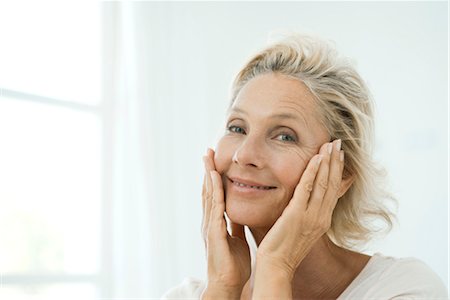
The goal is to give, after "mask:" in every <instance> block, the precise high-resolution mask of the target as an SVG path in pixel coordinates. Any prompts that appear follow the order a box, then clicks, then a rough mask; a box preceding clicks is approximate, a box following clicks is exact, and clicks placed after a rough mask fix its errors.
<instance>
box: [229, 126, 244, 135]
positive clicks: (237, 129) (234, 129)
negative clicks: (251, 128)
mask: <svg viewBox="0 0 450 300" xmlns="http://www.w3.org/2000/svg"><path fill="white" fill-rule="evenodd" d="M227 129H228V131H230V132H234V133H241V134H245V130H244V129H242V128H241V127H238V126H234V125H231V126H228V128H227Z"/></svg>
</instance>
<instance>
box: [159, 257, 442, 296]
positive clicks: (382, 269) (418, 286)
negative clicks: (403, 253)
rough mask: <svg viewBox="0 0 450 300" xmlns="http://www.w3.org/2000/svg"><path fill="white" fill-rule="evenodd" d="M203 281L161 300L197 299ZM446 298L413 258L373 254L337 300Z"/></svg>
mask: <svg viewBox="0 0 450 300" xmlns="http://www.w3.org/2000/svg"><path fill="white" fill-rule="evenodd" d="M205 286H206V284H205V282H204V281H202V280H199V279H195V278H191V277H189V278H186V279H185V280H184V281H183V282H182V283H181V284H180V285H178V286H176V287H173V288H172V289H170V290H169V291H167V292H166V293H165V294H164V296H163V297H162V299H200V296H201V294H202V292H203V290H204V289H205ZM350 299H351V300H355V299H373V300H375V299H427V300H432V299H449V298H448V293H447V289H446V287H445V285H444V283H443V282H442V280H441V279H440V278H439V276H438V275H437V274H436V273H435V272H434V271H433V270H431V268H430V267H428V266H427V265H426V264H425V263H424V262H422V261H420V260H418V259H416V258H394V257H389V256H384V255H382V254H380V253H375V254H374V255H373V256H372V257H371V258H370V259H369V261H368V263H367V264H366V266H365V267H364V268H363V270H362V271H361V272H360V273H359V274H358V276H356V278H355V279H354V280H353V281H352V283H351V284H350V285H349V286H348V287H347V288H346V289H345V291H344V292H343V293H342V294H341V295H340V296H339V297H338V299H337V300H350Z"/></svg>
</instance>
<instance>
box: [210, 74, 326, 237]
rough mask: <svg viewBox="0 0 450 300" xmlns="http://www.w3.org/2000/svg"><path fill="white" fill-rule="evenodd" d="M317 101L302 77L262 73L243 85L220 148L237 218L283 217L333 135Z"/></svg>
mask: <svg viewBox="0 0 450 300" xmlns="http://www.w3.org/2000/svg"><path fill="white" fill-rule="evenodd" d="M316 105H317V104H316V103H315V101H314V99H313V96H312V94H311V92H310V91H309V90H308V88H307V87H306V86H305V85H304V84H303V83H302V82H301V81H299V80H296V79H292V78H289V77H287V76H285V75H281V74H264V75H259V76H257V77H255V78H253V79H252V80H250V81H249V82H248V83H247V84H246V85H245V86H244V87H243V88H242V89H241V91H240V92H239V94H238V96H237V97H236V99H235V102H234V103H233V106H232V107H231V108H230V110H229V112H228V117H227V123H226V132H225V134H224V136H223V137H222V138H221V139H220V141H219V143H218V145H217V147H216V150H215V164H216V169H217V171H218V172H219V173H220V174H221V175H222V180H223V185H224V192H225V201H226V212H227V215H228V217H229V218H230V219H231V220H232V221H233V222H235V223H238V224H242V225H247V226H249V227H255V228H258V227H261V228H264V227H271V226H272V225H273V224H274V223H275V221H276V220H277V219H278V217H279V216H280V215H281V213H282V212H283V210H284V208H285V207H286V205H287V204H288V203H289V201H290V199H291V197H292V195H293V192H294V189H295V187H296V185H297V183H298V182H299V180H300V177H301V175H302V173H303V171H304V170H305V168H306V165H307V164H308V162H309V160H310V159H311V158H312V157H313V156H314V155H315V154H316V153H318V151H319V148H320V146H321V145H322V144H324V143H325V142H328V141H329V139H330V137H329V135H328V133H327V131H326V129H325V127H324V126H323V125H322V124H321V123H320V122H319V119H318V115H317V113H316V109H315V106H316ZM242 184H244V186H242Z"/></svg>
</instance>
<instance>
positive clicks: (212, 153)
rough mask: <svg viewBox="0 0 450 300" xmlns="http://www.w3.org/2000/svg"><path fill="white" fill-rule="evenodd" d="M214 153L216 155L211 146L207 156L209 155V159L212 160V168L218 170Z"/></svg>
mask: <svg viewBox="0 0 450 300" xmlns="http://www.w3.org/2000/svg"><path fill="white" fill-rule="evenodd" d="M214 155H215V152H214V150H213V149H211V148H208V150H207V152H206V156H208V157H209V158H210V160H209V161H210V162H211V168H212V169H213V170H216V163H215V161H214Z"/></svg>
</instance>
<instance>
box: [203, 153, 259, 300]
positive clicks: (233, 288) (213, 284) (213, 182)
mask: <svg viewBox="0 0 450 300" xmlns="http://www.w3.org/2000/svg"><path fill="white" fill-rule="evenodd" d="M203 161H204V164H205V178H204V181H203V190H202V200H203V201H202V204H203V222H202V235H203V240H204V241H205V248H206V257H207V263H208V282H207V287H206V289H205V291H204V292H203V295H202V299H207V298H212V299H218V298H226V299H233V298H235V299H239V298H240V296H241V292H242V289H243V287H244V285H245V284H246V282H247V281H248V280H249V278H250V273H251V263H250V250H249V247H248V244H247V241H246V239H245V232H244V226H242V225H239V224H235V223H233V222H231V223H230V228H231V234H229V233H228V231H227V221H226V219H225V215H224V213H225V199H224V191H223V184H222V178H221V176H220V174H219V173H218V172H217V170H216V167H215V163H214V151H213V150H212V149H208V152H207V155H206V156H204V157H203Z"/></svg>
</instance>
